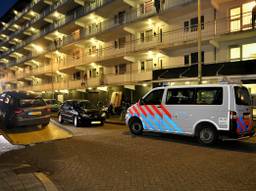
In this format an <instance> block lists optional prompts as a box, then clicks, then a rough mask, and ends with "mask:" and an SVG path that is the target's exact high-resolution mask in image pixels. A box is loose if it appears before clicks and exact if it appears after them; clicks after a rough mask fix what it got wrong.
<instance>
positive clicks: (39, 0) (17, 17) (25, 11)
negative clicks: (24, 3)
mask: <svg viewBox="0 0 256 191" xmlns="http://www.w3.org/2000/svg"><path fill="white" fill-rule="evenodd" d="M41 1H43V0H34V1H32V2H31V4H30V5H29V6H28V7H27V8H25V9H24V10H23V11H22V12H21V13H19V14H18V15H17V16H15V17H14V18H13V19H12V20H11V21H10V22H9V23H7V24H6V26H5V27H3V28H2V29H1V30H0V34H1V33H2V32H3V31H4V30H6V29H7V28H8V27H9V26H11V25H12V24H14V23H15V21H16V20H17V19H19V18H21V17H22V16H24V15H25V14H26V13H27V12H28V11H29V10H30V9H32V8H33V7H34V6H35V5H36V4H37V3H39V2H41Z"/></svg>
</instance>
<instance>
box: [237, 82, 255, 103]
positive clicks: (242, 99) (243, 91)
mask: <svg viewBox="0 0 256 191" xmlns="http://www.w3.org/2000/svg"><path fill="white" fill-rule="evenodd" d="M235 96H236V104H237V105H251V103H252V102H251V97H250V94H249V91H248V89H247V88H245V87H238V86H237V87H235Z"/></svg>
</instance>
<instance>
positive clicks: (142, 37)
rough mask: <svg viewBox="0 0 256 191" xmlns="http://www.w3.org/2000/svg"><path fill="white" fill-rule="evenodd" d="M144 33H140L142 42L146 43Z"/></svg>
mask: <svg viewBox="0 0 256 191" xmlns="http://www.w3.org/2000/svg"><path fill="white" fill-rule="evenodd" d="M144 38H145V36H144V32H142V33H140V42H144Z"/></svg>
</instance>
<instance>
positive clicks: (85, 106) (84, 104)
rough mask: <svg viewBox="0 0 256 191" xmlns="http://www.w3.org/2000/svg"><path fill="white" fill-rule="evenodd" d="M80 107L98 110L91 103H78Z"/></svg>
mask: <svg viewBox="0 0 256 191" xmlns="http://www.w3.org/2000/svg"><path fill="white" fill-rule="evenodd" d="M78 106H79V107H80V108H82V109H97V107H96V105H93V104H92V103H91V102H89V101H81V102H79V103H78Z"/></svg>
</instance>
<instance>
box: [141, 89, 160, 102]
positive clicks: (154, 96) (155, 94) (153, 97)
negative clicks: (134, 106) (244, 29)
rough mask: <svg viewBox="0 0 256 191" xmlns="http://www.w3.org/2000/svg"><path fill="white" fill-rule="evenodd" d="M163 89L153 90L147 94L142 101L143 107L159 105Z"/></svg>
mask: <svg viewBox="0 0 256 191" xmlns="http://www.w3.org/2000/svg"><path fill="white" fill-rule="evenodd" d="M163 93H164V89H160V90H154V91H152V92H151V93H149V94H148V95H147V96H146V97H145V98H144V99H143V100H142V103H141V104H143V105H160V104H161V103H162V98H163Z"/></svg>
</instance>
